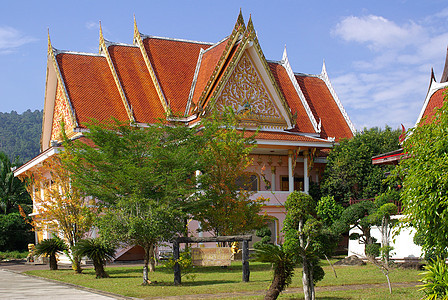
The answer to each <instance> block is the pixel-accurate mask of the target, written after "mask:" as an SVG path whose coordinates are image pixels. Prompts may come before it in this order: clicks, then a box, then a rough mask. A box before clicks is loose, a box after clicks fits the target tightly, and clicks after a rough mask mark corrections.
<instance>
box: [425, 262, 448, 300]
mask: <svg viewBox="0 0 448 300" xmlns="http://www.w3.org/2000/svg"><path fill="white" fill-rule="evenodd" d="M424 268H425V270H426V271H425V272H422V273H420V275H422V276H423V278H422V279H420V281H421V282H423V284H422V285H420V286H421V289H420V291H423V292H424V293H425V295H426V298H424V299H427V300H430V299H448V266H447V265H446V263H445V259H442V258H440V257H438V258H437V260H434V261H431V262H430V263H429V264H428V265H426V266H425V267H424Z"/></svg>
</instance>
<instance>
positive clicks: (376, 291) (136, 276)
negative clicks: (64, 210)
mask: <svg viewBox="0 0 448 300" xmlns="http://www.w3.org/2000/svg"><path fill="white" fill-rule="evenodd" d="M335 268H336V272H337V276H338V277H337V278H335V276H334V274H333V271H332V269H331V268H330V267H329V266H328V264H326V263H324V270H325V273H326V275H325V278H324V279H323V280H322V281H321V282H319V283H318V285H317V287H322V288H321V290H319V289H318V290H317V292H316V296H317V298H318V299H333V300H336V299H420V298H421V297H422V296H423V294H422V293H420V292H418V291H417V289H418V288H416V287H415V286H412V287H402V288H395V289H394V290H393V294H392V296H389V291H388V288H387V282H386V279H385V277H384V275H383V274H382V273H381V272H380V271H379V270H378V268H377V267H375V266H373V265H371V264H368V265H366V266H344V267H341V266H339V267H335ZM250 270H251V274H250V282H248V283H244V282H242V281H241V279H242V268H241V262H239V263H233V264H232V266H231V267H228V268H220V267H197V268H195V270H194V273H193V275H194V279H187V278H185V277H182V285H180V286H174V285H173V279H174V276H173V272H172V271H171V270H168V269H166V268H163V267H158V268H157V270H156V272H155V273H154V274H150V280H151V281H152V282H155V281H157V283H155V284H151V285H149V286H142V285H141V282H142V268H141V267H107V268H106V271H107V272H108V273H109V274H110V276H111V277H110V278H107V279H95V272H94V270H93V269H86V270H84V272H83V274H75V273H74V272H73V271H72V270H57V271H50V270H35V271H28V272H26V273H27V274H31V275H36V276H41V277H46V278H50V279H55V280H59V281H63V282H68V283H73V284H77V285H81V286H85V287H89V288H94V289H97V290H102V291H107V292H111V293H115V294H120V295H124V296H128V297H136V298H151V297H155V296H157V297H161V296H180V295H193V294H220V295H218V296H219V297H221V298H225V295H226V294H227V295H228V298H229V299H230V298H232V297H233V298H238V299H242V298H243V299H262V298H263V296H262V294H263V291H264V290H266V289H267V288H268V287H269V285H270V281H271V278H272V272H271V269H270V265H269V264H262V263H257V262H251V263H250ZM418 273H420V271H417V270H402V269H395V270H393V271H392V272H391V273H390V278H391V281H392V282H393V283H400V282H401V283H404V282H417V281H418V278H419V276H418ZM295 274H296V275H295V276H294V278H293V281H292V284H291V285H290V286H289V290H292V291H294V293H284V294H282V295H281V297H280V298H281V299H301V293H300V292H301V286H302V284H301V277H300V276H301V269H300V268H298V269H297V270H296V273H295ZM375 283H376V284H382V285H380V286H376V287H374V288H371V289H366V288H364V289H362V290H359V289H358V290H353V289H348V290H335V289H336V286H347V285H353V284H356V285H360V284H375ZM331 286H334V288H331ZM297 288H299V289H297ZM344 288H349V287H344ZM353 288H355V286H353ZM358 288H359V286H358ZM328 289H331V290H328ZM239 292H240V293H248V294H246V295H241V294H239V295H232V293H239ZM251 294H252V295H251ZM257 294H258V295H259V296H254V295H257Z"/></svg>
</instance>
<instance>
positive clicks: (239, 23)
mask: <svg viewBox="0 0 448 300" xmlns="http://www.w3.org/2000/svg"><path fill="white" fill-rule="evenodd" d="M234 30H237V31H238V30H241V31H244V30H246V25H245V24H244V18H243V13H242V11H241V8H240V13H239V14H238V17H237V19H236V23H235V28H234Z"/></svg>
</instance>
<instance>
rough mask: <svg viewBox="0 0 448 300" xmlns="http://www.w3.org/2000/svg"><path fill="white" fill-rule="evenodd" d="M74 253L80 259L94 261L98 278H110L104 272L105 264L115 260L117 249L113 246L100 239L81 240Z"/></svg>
mask: <svg viewBox="0 0 448 300" xmlns="http://www.w3.org/2000/svg"><path fill="white" fill-rule="evenodd" d="M74 252H75V253H76V255H77V256H79V257H83V256H87V257H88V258H89V259H91V260H92V261H93V267H94V268H95V274H96V278H107V277H109V274H107V273H106V271H105V270H104V264H105V262H106V261H111V260H112V259H113V258H114V254H115V248H114V247H113V246H112V245H111V244H109V243H107V242H104V241H102V240H101V239H99V238H94V239H85V240H80V241H78V243H76V245H75V247H74Z"/></svg>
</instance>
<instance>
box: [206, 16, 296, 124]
mask: <svg viewBox="0 0 448 300" xmlns="http://www.w3.org/2000/svg"><path fill="white" fill-rule="evenodd" d="M239 66H246V67H248V69H247V70H245V69H244V67H243V68H239V69H238V67H239ZM235 70H236V71H235ZM250 74H252V75H250ZM238 77H239V78H238ZM235 78H237V79H235ZM243 78H244V81H245V83H244V84H243V82H242V81H241V79H243ZM249 78H251V79H249ZM251 80H252V81H251ZM253 80H255V81H253ZM238 81H241V82H238ZM250 84H256V85H257V86H256V89H255V90H253V91H252V92H257V93H259V95H263V97H264V101H266V100H268V102H265V104H268V103H269V106H268V107H272V108H275V110H276V115H275V116H272V115H271V116H270V117H268V115H267V114H266V112H267V111H262V110H261V109H260V108H257V110H256V113H258V114H259V115H258V116H256V114H255V111H253V112H251V113H249V114H247V115H246V117H245V118H246V119H244V118H243V120H244V121H245V122H247V123H248V124H250V125H253V126H258V125H263V126H267V127H276V128H278V129H280V128H281V129H287V128H291V126H292V123H293V122H292V114H291V110H290V109H289V107H288V104H287V103H286V100H285V99H284V97H283V95H282V93H281V92H280V89H279V87H278V85H277V82H276V81H275V79H274V76H273V75H272V73H271V71H270V69H269V66H268V63H267V61H266V59H265V57H264V54H263V52H262V50H261V47H260V45H259V43H258V39H257V36H256V33H255V29H254V27H253V24H252V20H251V19H249V22H248V25H247V28H246V30H245V31H244V33H243V34H242V35H241V38H240V40H238V42H237V43H236V44H235V46H234V47H233V48H232V49H231V50H229V53H228V55H227V59H226V60H225V62H224V63H223V67H222V71H221V72H220V73H219V74H218V76H215V78H214V83H213V85H212V88H211V89H210V93H209V94H208V97H207V98H205V99H203V100H202V102H200V103H199V105H200V106H201V108H203V109H206V110H207V111H210V110H211V109H214V108H215V106H216V105H220V103H221V102H222V101H223V100H222V99H223V97H225V98H226V100H224V102H226V101H229V100H230V99H229V95H231V96H232V97H233V98H234V100H230V101H231V102H233V105H232V106H237V107H234V109H236V111H237V112H238V110H240V111H241V109H244V108H248V107H250V108H251V109H253V108H252V106H253V104H254V103H255V102H254V101H255V98H254V96H253V95H250V93H249V91H250V89H249V88H248V87H249V86H250ZM232 85H233V90H234V91H233V92H232V93H233V94H231V93H229V92H231V91H230V90H231V88H230V86H232ZM245 85H246V87H247V88H245ZM263 90H264V91H263ZM235 91H236V92H237V93H239V97H245V98H242V99H237V98H236V97H238V96H236V94H235ZM265 94H266V95H268V96H265ZM220 97H221V98H220ZM257 105H258V104H257ZM268 110H269V109H268ZM271 112H273V110H271Z"/></svg>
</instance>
